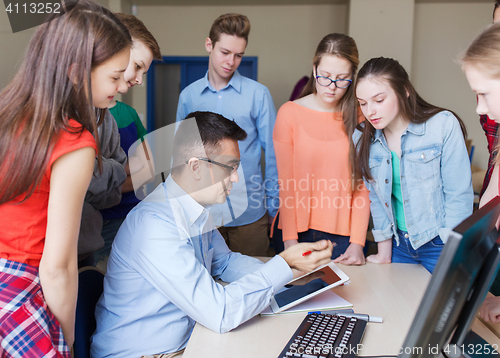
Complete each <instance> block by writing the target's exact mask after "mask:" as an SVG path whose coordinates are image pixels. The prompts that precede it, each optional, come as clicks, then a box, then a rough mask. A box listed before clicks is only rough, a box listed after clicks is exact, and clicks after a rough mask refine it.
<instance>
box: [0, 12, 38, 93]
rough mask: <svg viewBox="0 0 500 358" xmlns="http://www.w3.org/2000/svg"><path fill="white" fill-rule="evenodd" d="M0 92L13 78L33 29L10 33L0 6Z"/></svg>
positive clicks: (7, 22)
mask: <svg viewBox="0 0 500 358" xmlns="http://www.w3.org/2000/svg"><path fill="white" fill-rule="evenodd" d="M0 10H2V11H0V49H1V50H0V90H1V89H3V88H4V87H5V86H6V85H8V84H9V82H10V81H11V80H12V79H13V78H14V75H15V74H16V72H17V69H18V68H19V66H20V65H21V62H22V59H23V56H24V50H25V49H26V46H27V45H28V42H29V40H30V38H31V35H32V34H33V29H28V30H24V31H20V32H17V33H15V34H13V33H12V29H11V28H10V23H9V18H8V17H7V12H6V11H3V10H4V8H3V5H0Z"/></svg>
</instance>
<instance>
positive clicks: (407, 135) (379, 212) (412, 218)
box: [353, 111, 474, 249]
mask: <svg viewBox="0 0 500 358" xmlns="http://www.w3.org/2000/svg"><path fill="white" fill-rule="evenodd" d="M364 125H369V124H364ZM360 136H361V132H359V131H358V130H356V132H355V133H354V135H353V139H354V143H357V142H358V141H359V138H360ZM400 165H401V190H402V195H403V208H404V212H405V219H406V227H407V230H408V234H409V240H410V242H411V245H412V247H413V248H414V249H418V248H419V247H420V246H422V245H424V244H425V243H427V242H429V241H430V240H432V239H433V238H435V237H436V236H437V235H439V236H440V237H441V240H443V242H446V240H447V239H448V235H449V232H450V231H451V230H452V229H453V228H454V227H455V226H457V225H458V224H459V223H460V222H462V221H463V220H464V219H465V218H467V217H468V216H469V215H470V214H472V207H473V201H474V193H473V190H472V180H471V168H470V161H469V156H468V154H467V149H466V147H465V141H464V137H463V135H462V130H461V129H460V124H459V122H458V120H457V119H456V117H455V116H454V115H453V114H452V113H450V112H448V111H443V112H440V113H438V114H436V115H435V116H433V117H431V118H430V119H429V120H428V121H427V122H425V123H422V124H415V123H410V124H409V125H408V128H407V129H406V130H405V131H404V132H403V134H402V136H401V161H400ZM369 166H370V172H371V175H372V177H373V179H374V180H373V181H369V182H367V181H366V180H365V184H366V187H367V188H368V190H369V191H370V201H371V206H370V210H371V214H372V217H373V226H374V229H373V236H374V238H375V241H377V242H378V241H383V240H387V239H391V238H392V237H394V238H395V239H396V241H397V243H398V245H399V238H398V235H397V227H396V223H395V218H394V213H393V210H392V200H391V194H392V162H391V151H390V150H389V147H388V145H387V142H386V140H385V137H384V135H383V132H382V130H377V131H376V132H375V137H374V140H373V142H372V144H371V147H370V158H369Z"/></svg>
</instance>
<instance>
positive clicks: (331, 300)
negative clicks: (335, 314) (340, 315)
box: [260, 290, 352, 316]
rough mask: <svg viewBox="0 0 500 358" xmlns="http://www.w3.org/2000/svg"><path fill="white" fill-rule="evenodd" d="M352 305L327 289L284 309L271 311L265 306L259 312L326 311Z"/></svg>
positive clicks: (262, 313)
mask: <svg viewBox="0 0 500 358" xmlns="http://www.w3.org/2000/svg"><path fill="white" fill-rule="evenodd" d="M349 307H352V303H350V302H348V301H346V300H344V299H343V298H342V297H340V296H339V295H337V294H336V293H334V292H332V291H330V290H328V291H325V292H323V293H320V294H319V295H317V296H315V297H313V298H311V299H309V300H307V301H305V302H302V303H299V304H298V305H296V306H293V307H291V308H289V309H287V310H285V311H282V312H279V313H273V311H272V310H271V307H267V308H266V309H265V310H264V311H262V312H261V313H260V314H261V316H269V315H275V314H285V313H295V312H310V311H327V310H336V309H344V308H349Z"/></svg>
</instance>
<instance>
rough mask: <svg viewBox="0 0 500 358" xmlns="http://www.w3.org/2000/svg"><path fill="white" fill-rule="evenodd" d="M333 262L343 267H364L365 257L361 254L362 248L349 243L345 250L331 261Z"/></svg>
mask: <svg viewBox="0 0 500 358" xmlns="http://www.w3.org/2000/svg"><path fill="white" fill-rule="evenodd" d="M333 262H335V263H341V264H343V265H364V264H365V255H364V254H363V246H361V245H359V244H354V243H351V244H350V245H349V247H348V248H347V250H345V252H344V253H343V254H342V255H340V256H339V257H337V258H336V259H335V260H333Z"/></svg>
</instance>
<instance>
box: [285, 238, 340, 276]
mask: <svg viewBox="0 0 500 358" xmlns="http://www.w3.org/2000/svg"><path fill="white" fill-rule="evenodd" d="M332 249H333V244H332V242H331V241H330V240H321V241H317V242H301V243H298V244H296V245H293V246H291V247H289V248H287V249H286V250H285V251H283V252H282V253H280V254H279V255H280V256H281V257H283V259H284V260H285V261H286V262H287V264H288V266H290V267H291V268H292V269H297V270H299V271H303V272H310V271H312V270H314V269H315V268H316V267H318V266H321V265H326V264H327V263H329V262H331V261H332V259H331V256H332ZM308 251H311V253H310V254H309V255H305V256H304V255H303V253H304V252H308Z"/></svg>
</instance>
